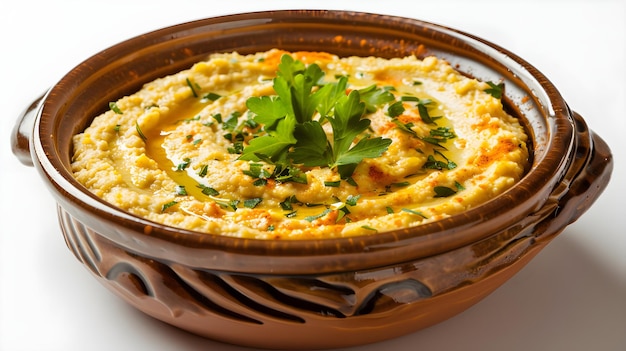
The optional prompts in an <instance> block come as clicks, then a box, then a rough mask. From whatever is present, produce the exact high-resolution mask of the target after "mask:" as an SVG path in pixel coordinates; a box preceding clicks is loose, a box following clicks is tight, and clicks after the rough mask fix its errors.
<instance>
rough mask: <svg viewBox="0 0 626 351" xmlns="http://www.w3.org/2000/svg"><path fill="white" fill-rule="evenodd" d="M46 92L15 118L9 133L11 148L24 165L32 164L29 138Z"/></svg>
mask: <svg viewBox="0 0 626 351" xmlns="http://www.w3.org/2000/svg"><path fill="white" fill-rule="evenodd" d="M45 95H46V93H43V94H41V96H39V97H38V98H37V99H35V100H34V101H33V102H32V103H31V104H30V105H29V106H28V107H27V108H26V109H25V110H24V111H23V112H22V113H21V115H20V116H19V117H18V118H17V121H16V122H15V126H14V127H13V132H12V133H11V150H12V151H13V154H14V155H15V157H17V159H18V160H19V161H20V162H21V163H22V164H24V165H26V166H32V165H33V159H32V155H31V153H30V139H31V136H32V135H33V128H34V127H35V118H36V117H37V113H38V112H39V107H40V105H41V102H42V101H43V98H44V96H45Z"/></svg>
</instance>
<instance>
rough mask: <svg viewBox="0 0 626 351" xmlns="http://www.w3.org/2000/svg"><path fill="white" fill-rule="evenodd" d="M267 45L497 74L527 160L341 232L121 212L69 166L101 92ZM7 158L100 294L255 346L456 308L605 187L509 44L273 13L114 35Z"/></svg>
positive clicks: (504, 275)
mask: <svg viewBox="0 0 626 351" xmlns="http://www.w3.org/2000/svg"><path fill="white" fill-rule="evenodd" d="M272 47H280V48H283V49H286V50H324V51H331V52H334V53H336V54H339V55H369V54H376V55H379V56H386V57H392V56H403V55H407V54H419V55H426V54H435V55H438V56H440V57H443V58H445V59H447V60H448V61H450V62H451V63H453V64H454V65H455V66H456V67H457V68H458V69H459V70H460V71H462V72H465V73H467V74H471V75H473V76H475V77H477V78H480V79H485V80H494V81H497V80H500V79H503V80H504V81H505V85H506V95H507V96H506V97H505V102H506V103H507V104H508V108H509V109H510V110H511V111H512V112H514V113H516V114H518V115H519V116H521V119H522V120H523V122H524V124H525V126H526V128H527V129H528V131H529V133H530V134H531V136H532V148H533V165H532V168H531V169H530V170H529V172H528V174H527V175H526V176H525V177H524V178H523V179H522V180H521V181H520V183H519V184H517V185H516V186H514V187H513V188H512V189H510V190H509V191H507V192H506V193H504V194H502V195H501V196H499V197H497V198H495V199H493V200H492V201H490V202H488V203H486V204H484V205H481V206H477V207H476V208H474V209H472V210H469V211H467V212H466V213H463V214H460V215H457V216H453V217H451V218H447V219H444V220H441V221H438V222H434V223H429V224H426V225H422V226H419V227H415V228H409V229H399V230H392V231H390V232H387V233H380V234H377V235H372V236H367V237H356V238H349V239H328V240H311V241H307V240H304V241H262V240H250V239H237V238H227V237H220V236H216V235H211V234H201V233H196V232H190V231H185V230H179V229H175V228H171V227H167V226H163V225H159V224H157V223H153V222H150V221H147V220H144V219H141V218H137V217H134V216H132V215H130V214H128V213H125V212H123V211H121V210H119V209H117V208H115V207H112V206H110V205H109V204H106V203H104V202H103V201H102V200H101V199H98V198H97V197H95V196H94V195H92V194H90V193H89V192H88V191H86V190H85V189H84V188H83V187H82V186H81V185H80V184H79V183H78V182H76V181H75V180H74V178H73V177H72V175H71V172H70V168H69V164H70V154H71V152H70V151H71V143H70V140H71V136H72V135H73V134H75V133H76V132H78V131H80V130H82V129H83V128H84V127H85V125H86V124H88V123H89V122H90V120H91V118H93V116H95V115H97V114H98V112H99V111H100V110H101V109H103V108H105V106H106V105H107V103H108V101H113V100H114V99H115V98H117V97H119V96H122V95H125V94H127V93H130V92H132V91H135V90H137V88H138V87H139V86H141V85H142V84H143V83H145V82H148V81H151V80H153V79H155V78H157V77H160V76H164V75H166V74H168V73H173V72H176V71H179V70H181V69H183V68H185V67H188V66H189V65H191V64H192V63H194V62H196V61H199V60H200V59H202V58H203V57H205V56H206V55H207V54H208V53H211V52H216V51H233V50H237V51H239V52H241V53H249V52H255V51H262V50H267V49H270V48H272ZM13 145H14V153H15V154H16V156H17V157H18V158H20V159H21V160H22V161H23V162H24V163H27V164H33V165H34V166H35V168H36V169H37V170H38V171H39V172H40V174H41V175H42V178H43V179H44V181H45V182H46V184H47V185H48V186H49V189H50V190H51V193H52V195H53V196H54V197H55V199H56V200H57V202H58V214H59V222H60V225H61V229H62V232H63V235H64V237H65V241H66V243H67V246H68V247H69V248H70V250H71V251H72V252H73V253H74V255H75V256H76V258H77V259H78V260H79V261H80V262H81V263H82V264H83V265H84V266H85V267H86V268H87V269H88V270H89V271H90V272H91V273H93V275H94V276H95V277H96V278H97V279H98V280H99V281H100V282H101V283H102V284H103V285H104V286H106V287H107V288H108V289H110V290H111V291H113V292H114V293H115V294H117V295H119V296H120V297H122V298H123V299H124V300H126V301H127V302H128V303H130V304H131V305H133V306H134V307H136V308H137V309H139V310H141V311H143V312H145V313H147V314H149V315H151V316H153V317H155V318H157V319H160V320H163V321H165V322H167V323H170V324H172V325H174V326H177V327H179V328H182V329H185V330H188V331H190V332H193V333H196V334H199V335H202V336H206V337H209V338H213V339H216V340H221V341H224V342H229V343H234V344H241V345H247V346H252V347H257V348H258V347H264V348H284V349H297V348H307V349H311V348H330V347H343V346H351V345H358V344H364V343H370V342H375V341H380V340H383V339H388V338H392V337H395V336H399V335H402V334H406V333H410V332H413V331H416V330H419V329H421V328H424V327H427V326H430V325H432V324H434V323H437V322H440V321H442V320H445V319H447V318H449V317H451V316H454V315H456V314H458V313H459V312H461V311H463V310H465V309H467V308H468V307H470V306H472V305H473V304H475V303H476V302H477V301H479V300H480V299H482V298H483V297H485V296H486V295H488V294H489V293H490V292H492V291H493V290H495V289H496V288H497V287H498V286H500V285H501V284H503V283H504V282H505V281H506V280H507V279H509V278H510V277H511V276H513V275H514V274H515V273H516V272H517V271H519V270H520V269H521V268H522V267H523V266H524V265H525V264H526V263H527V262H528V261H529V260H530V259H532V257H534V255H536V254H537V253H538V252H539V251H540V250H541V248H543V247H544V246H545V245H546V244H548V243H549V242H550V240H552V239H553V238H554V237H555V236H556V235H557V234H559V233H560V232H561V231H562V230H563V229H564V228H565V227H566V226H567V225H568V224H570V223H571V222H573V221H575V220H576V219H577V218H578V217H579V216H580V215H582V214H583V213H584V212H585V211H586V210H587V209H588V208H589V207H590V206H591V205H592V203H593V202H594V201H595V199H596V198H597V197H598V196H599V195H600V194H601V192H602V191H603V190H604V188H605V187H606V185H607V183H608V181H609V178H610V174H611V170H612V166H613V161H612V157H611V152H610V150H609V148H608V146H607V145H606V144H605V143H604V141H603V140H602V139H601V138H600V137H599V136H597V135H596V134H594V133H593V131H591V130H589V129H588V128H587V126H586V124H585V122H584V120H583V118H582V117H581V116H580V115H578V114H576V113H575V112H572V111H571V110H570V109H569V107H568V105H567V104H566V103H565V101H563V99H562V98H561V96H560V95H559V93H558V91H557V90H556V88H555V87H553V86H552V84H551V83H550V82H549V81H548V80H547V79H546V78H545V77H544V76H543V75H542V74H541V73H540V72H538V71H537V70H536V69H534V68H533V67H532V66H531V65H529V64H528V63H526V62H525V61H523V60H522V59H520V58H518V57H517V56H515V55H514V54H513V53H510V52H508V51H506V50H505V49H502V48H500V47H497V46H495V45H493V44H491V43H489V42H486V41H484V40H481V39H478V38H474V37H472V36H470V35H467V34H464V33H461V32H458V31H455V30H452V29H449V28H445V27H441V26H436V25H433V24H429V23H425V22H421V21H417V20H413V19H406V18H397V17H390V16H381V15H373V14H364V13H352V12H341V11H333V12H330V11H278V12H262V13H251V14H240V15H232V16H225V17H219V18H212V19H206V20H201V21H196V22H191V23H186V24H181V25H178V26H174V27H170V28H164V29H162V30H159V31H156V32H152V33H148V34H146V35H142V36H140V37H137V38H133V39H130V40H128V41H126V42H123V43H120V44H118V45H116V46H114V47H112V48H110V49H107V50H106V51H103V52H101V53H99V54H97V55H95V56H93V57H92V58H90V59H88V60H87V61H85V62H84V63H82V64H80V65H79V66H77V67H76V68H75V69H74V70H72V71H71V72H69V73H68V74H67V76H66V77H64V78H63V79H62V80H61V81H60V82H59V83H58V84H57V85H55V86H54V87H53V88H52V89H51V90H50V91H49V92H48V93H47V94H46V95H45V96H43V97H42V98H41V99H40V100H38V101H37V102H35V103H33V105H32V106H30V107H29V108H28V109H26V111H25V113H24V115H23V116H22V117H21V119H20V120H19V121H18V123H17V124H16V128H15V130H14V135H13Z"/></svg>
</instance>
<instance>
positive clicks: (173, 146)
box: [72, 50, 529, 239]
mask: <svg viewBox="0 0 626 351" xmlns="http://www.w3.org/2000/svg"><path fill="white" fill-rule="evenodd" d="M284 55H288V56H289V57H291V58H293V59H294V60H295V62H296V63H298V62H299V63H301V64H302V65H303V66H306V67H310V66H312V65H316V66H318V67H319V68H320V69H321V71H322V72H323V73H324V75H323V77H322V78H321V79H320V80H319V81H317V82H311V84H313V87H312V89H311V91H312V92H313V93H314V92H315V91H316V90H318V89H321V87H322V86H325V85H332V84H334V85H332V86H333V87H339V88H336V89H341V94H337V99H339V101H343V102H344V103H346V102H345V100H346V99H347V98H344V100H341V99H342V97H343V96H348V95H352V94H350V93H351V92H353V91H358V92H359V93H360V94H355V95H357V96H360V99H361V100H357V101H360V102H359V104H357V105H354V106H357V107H358V106H360V107H361V108H362V107H363V106H365V109H364V113H363V114H362V116H361V120H359V118H358V117H357V119H356V120H354V119H353V120H351V121H350V122H349V123H348V122H346V123H348V125H352V124H354V125H359V126H360V128H361V129H362V131H360V132H358V135H351V134H350V131H349V130H348V131H345V130H341V128H340V126H335V123H331V122H332V121H331V120H333V121H337V120H339V119H340V113H339V112H337V111H334V112H333V110H332V106H331V108H330V109H328V112H327V113H326V112H325V115H324V116H322V118H321V120H320V115H321V113H319V112H315V111H313V114H312V118H311V119H312V121H315V122H307V123H303V122H297V123H299V126H297V128H296V132H295V133H292V132H289V130H293V128H291V129H289V130H288V131H287V132H285V131H284V130H281V127H277V126H274V129H272V126H270V125H269V124H270V123H269V122H267V123H266V124H265V125H264V124H263V123H261V122H263V121H265V120H264V119H262V118H260V117H259V116H260V115H262V113H261V112H263V111H261V112H259V111H260V110H261V108H259V107H257V108H256V109H253V108H252V107H251V106H252V105H251V103H250V101H251V100H254V99H256V102H263V101H262V100H264V99H265V100H267V101H265V102H268V101H269V102H276V100H277V98H276V96H277V90H278V88H277V86H276V85H275V84H277V83H275V77H276V76H277V70H278V67H279V63H281V62H283V61H282V60H283V59H284V58H285V57H284ZM340 80H343V81H344V83H345V82H347V85H345V86H342V85H341V84H339V83H338V82H339V81H340ZM298 84H305V83H301V82H300V83H298ZM500 87H501V86H497V85H495V84H493V83H486V82H481V81H478V80H475V79H471V78H468V77H465V76H463V75H461V74H460V73H458V72H457V71H455V70H454V69H453V68H452V67H451V66H450V65H449V64H448V63H446V62H445V61H443V60H441V59H438V58H436V57H427V58H425V59H423V60H420V59H417V58H416V57H405V58H394V59H382V58H375V57H348V58H339V57H336V56H334V55H331V54H327V53H313V52H296V53H286V52H284V51H280V50H270V51H268V52H263V53H257V54H253V55H240V54H237V53H228V54H214V55H212V56H210V57H209V59H208V60H206V61H203V62H199V63H197V64H195V65H194V66H193V67H191V68H190V69H188V70H185V71H182V72H180V73H177V74H175V75H171V76H167V77H164V78H160V79H157V80H155V81H153V82H151V83H148V84H146V85H145V86H144V87H143V88H142V89H141V90H140V91H138V92H137V93H135V94H133V95H130V96H126V97H123V98H121V99H120V100H118V101H116V102H112V103H111V104H110V108H111V109H110V110H109V111H107V112H105V113H103V114H102V115H100V116H97V117H96V118H95V119H94V120H93V122H92V124H91V125H90V126H89V127H88V128H87V129H86V130H85V131H84V132H83V133H80V134H78V135H76V136H75V137H74V140H73V142H74V155H73V157H72V170H73V172H74V175H75V177H76V179H77V180H78V181H79V182H81V183H82V184H84V186H85V187H87V188H88V189H89V190H90V191H92V192H93V193H94V194H96V195H97V196H99V197H101V198H103V199H104V200H106V201H108V202H110V203H111V204H113V205H115V206H117V207H119V208H121V209H123V210H125V211H127V212H130V213H132V214H134V215H137V216H141V217H144V218H147V219H149V220H152V221H155V222H158V223H162V224H166V225H170V226H174V227H180V228H184V229H189V230H194V231H200V232H205V233H210V234H218V235H227V236H236V237H246V238H257V239H316V238H336V237H346V236H353V235H372V234H376V233H379V232H384V231H389V230H393V229H398V228H406V227H411V226H416V225H419V224H422V223H425V222H428V221H436V220H439V219H442V218H445V217H447V216H451V215H454V214H457V213H460V212H463V211H465V210H468V209H470V208H472V207H474V206H478V205H480V204H482V203H484V202H486V201H488V200H489V199H491V198H493V197H494V196H497V195H498V194H501V193H502V192H504V191H505V190H507V189H508V188H510V187H511V186H512V185H513V184H514V183H515V182H517V181H518V180H519V179H520V178H521V177H522V176H523V174H524V173H525V170H526V168H527V167H528V162H529V161H528V159H529V154H528V149H527V145H526V142H527V135H526V134H525V132H524V129H523V127H522V126H521V125H520V123H519V121H518V120H517V119H516V118H514V117H513V116H511V115H509V114H508V113H507V112H505V110H504V109H503V105H502V102H501V100H500V98H499V97H498V96H497V95H496V94H493V92H494V91H496V92H497V90H498V88H500ZM292 93H293V94H292V95H293V96H294V97H293V98H294V99H296V97H295V96H296V95H298V94H297V92H296V91H295V90H293V89H292ZM284 94H286V93H284ZM494 96H495V97H494ZM253 97H254V99H253ZM261 97H265V98H261ZM281 97H284V95H283V96H281ZM284 100H285V99H282V103H283V104H284V105H285V106H287V105H289V102H288V101H284ZM294 101H295V100H294ZM307 101H308V100H307ZM269 102H268V103H269ZM268 106H274V105H271V104H270V105H268ZM291 106H296V107H297V106H299V105H298V103H296V104H291ZM327 108H328V107H327ZM338 109H339V108H338ZM252 110H254V111H252ZM344 110H345V108H344ZM325 111H326V110H325ZM274 112H275V111H270V112H268V113H274ZM342 113H347V112H342ZM333 118H334V119H333ZM284 120H287V119H286V118H285V119H284ZM363 120H366V122H367V123H365V124H362V123H364V122H363ZM311 123H313V124H316V125H317V126H316V127H317V128H318V129H316V130H318V131H319V130H323V134H322V135H325V136H326V137H327V138H326V139H327V140H323V139H324V138H323V137H319V134H315V133H309V132H308V129H306V128H300V127H303V126H304V125H305V124H311ZM368 123H369V124H368ZM277 125H278V124H277ZM319 127H321V129H319ZM363 127H365V128H363ZM298 128H300V129H298ZM283 129H285V127H283ZM287 129H288V128H287ZM298 130H299V131H300V132H297V131H298ZM285 133H286V134H285ZM342 133H343V134H342ZM283 134H285V135H287V136H286V137H285V136H284V135H283ZM353 134H354V133H353ZM316 135H317V136H316ZM340 135H346V136H348V138H349V140H348V142H347V144H346V141H345V140H337V139H333V138H334V137H336V138H338V136H340ZM263 136H265V137H266V138H265V139H259V138H261V137H263ZM271 137H274V139H268V138H271ZM257 139H259V140H265V141H266V142H267V141H268V140H269V141H270V142H269V143H268V145H267V146H268V147H274V146H276V147H278V146H279V145H283V144H281V143H282V141H284V140H290V141H289V142H286V144H285V145H287V146H286V147H283V149H281V150H282V151H281V152H282V154H280V153H279V154H276V155H274V156H273V157H270V155H268V154H265V151H263V150H265V149H261V151H260V152H256V151H255V152H246V150H247V148H249V147H251V145H252V144H254V143H255V142H257V141H254V140H257ZM274 140H275V141H276V143H274ZM362 140H366V141H369V142H371V143H370V144H371V145H373V146H371V147H370V148H374V149H376V150H377V151H376V150H374V151H375V152H374V154H372V153H371V152H370V154H367V152H365V151H367V150H365V149H366V148H365V146H370V144H367V143H363V145H362V146H363V147H358V148H357V147H356V145H357V143H358V142H359V141H362ZM289 143H291V144H289ZM305 143H310V144H306V145H305ZM340 143H343V144H344V146H345V148H344V151H343V156H345V157H344V158H343V159H342V160H345V159H348V160H350V161H354V160H353V159H352V158H351V157H352V156H353V155H354V154H359V152H360V153H361V154H363V153H365V154H367V155H366V156H365V157H361V158H358V157H357V159H356V161H354V162H352V163H351V164H349V165H347V166H345V165H344V166H341V165H339V166H337V164H338V163H341V162H335V163H334V164H328V165H323V164H322V165H319V164H315V163H314V162H313V158H314V157H311V158H310V159H309V157H308V156H307V155H309V154H308V152H313V153H314V151H315V150H313V151H311V150H312V149H316V150H317V151H319V150H322V151H323V150H328V152H326V153H323V152H322V151H320V152H319V154H320V155H322V153H323V154H324V155H325V156H323V157H327V156H328V155H331V156H328V157H331V158H332V157H333V156H332V155H333V154H334V153H341V150H339V151H337V149H338V148H339V147H340V145H339V144H340ZM301 144H302V145H303V146H301ZM307 145H308V146H307ZM348 147H350V148H351V149H350V151H346V150H348ZM326 148H327V149H326ZM295 149H300V150H299V151H301V152H300V154H299V156H296V155H297V153H293V154H292V153H291V152H292V151H294V150H295ZM250 150H251V149H250ZM248 151H249V150H248ZM317 151H315V152H317ZM324 152H325V151H324ZM376 152H378V153H377V154H376ZM285 155H286V156H285ZM291 155H293V156H291ZM320 157H322V156H320ZM333 160H335V159H334V158H333ZM346 162H348V163H349V161H346ZM312 164H313V165H312ZM342 167H343V168H342Z"/></svg>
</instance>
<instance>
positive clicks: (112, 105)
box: [109, 102, 124, 115]
mask: <svg viewBox="0 0 626 351" xmlns="http://www.w3.org/2000/svg"><path fill="white" fill-rule="evenodd" d="M109 108H110V109H111V111H113V112H115V113H117V114H118V115H121V114H122V113H124V112H122V110H121V109H120V108H119V107H118V106H117V103H115V102H109Z"/></svg>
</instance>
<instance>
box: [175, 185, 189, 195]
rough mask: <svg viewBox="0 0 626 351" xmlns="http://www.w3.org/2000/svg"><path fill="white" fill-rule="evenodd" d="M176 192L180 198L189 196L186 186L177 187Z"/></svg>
mask: <svg viewBox="0 0 626 351" xmlns="http://www.w3.org/2000/svg"><path fill="white" fill-rule="evenodd" d="M174 192H175V193H176V195H180V196H185V195H187V190H186V189H185V186H184V185H177V186H176V188H175V189H174Z"/></svg>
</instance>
